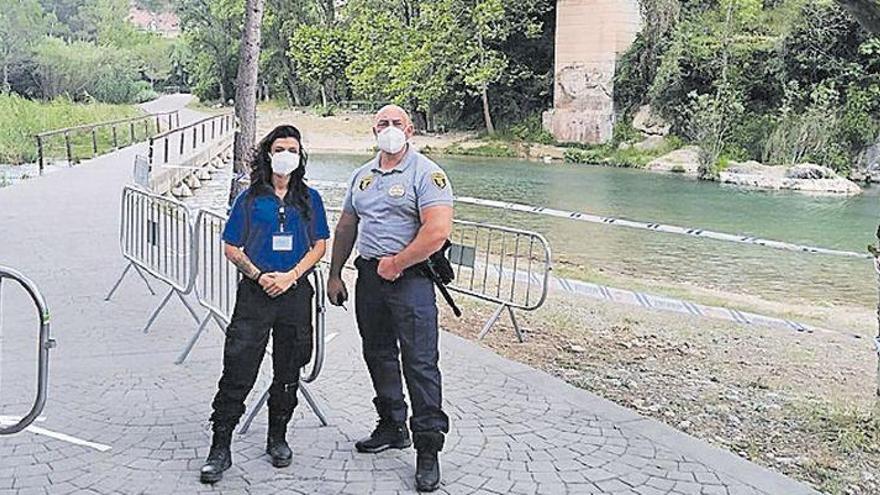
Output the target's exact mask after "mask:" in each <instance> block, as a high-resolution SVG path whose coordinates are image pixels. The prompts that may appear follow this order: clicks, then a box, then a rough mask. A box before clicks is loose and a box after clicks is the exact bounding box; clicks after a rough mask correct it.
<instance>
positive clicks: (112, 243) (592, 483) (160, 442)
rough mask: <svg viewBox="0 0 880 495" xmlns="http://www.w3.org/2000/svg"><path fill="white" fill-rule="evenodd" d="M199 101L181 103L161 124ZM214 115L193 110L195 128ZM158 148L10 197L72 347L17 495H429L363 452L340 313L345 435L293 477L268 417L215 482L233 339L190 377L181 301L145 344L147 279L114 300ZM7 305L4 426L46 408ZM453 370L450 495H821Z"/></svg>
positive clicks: (548, 381)
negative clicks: (138, 180) (271, 437)
mask: <svg viewBox="0 0 880 495" xmlns="http://www.w3.org/2000/svg"><path fill="white" fill-rule="evenodd" d="M182 103H183V100H182V99H180V98H176V99H175V98H166V99H163V100H160V101H159V102H158V103H156V104H155V105H154V107H153V108H154V109H159V108H162V109H167V108H174V107H176V106H180V105H181V104H182ZM196 117H197V114H195V113H194V112H189V111H186V112H185V113H184V115H183V116H182V118H183V119H184V120H191V119H194V118H196ZM142 148H143V145H140V146H135V147H134V148H129V149H126V150H122V151H120V152H117V153H114V154H112V155H108V156H104V157H100V158H98V159H96V160H93V161H91V162H88V163H85V164H83V165H82V166H79V167H77V168H74V169H71V170H66V171H63V172H59V173H55V174H51V175H49V176H46V177H42V178H38V179H34V180H31V181H28V182H25V183H22V184H19V185H16V186H15V187H10V188H5V189H0V264H7V265H10V266H13V267H15V268H18V269H20V270H22V271H24V272H25V273H26V274H28V275H29V276H30V277H32V278H33V279H34V280H35V281H36V282H37V283H38V284H39V285H40V287H41V288H42V289H43V291H44V293H45V296H46V298H47V301H48V303H49V306H50V309H51V311H52V314H53V320H52V321H53V323H52V325H53V332H54V336H55V338H56V339H57V341H58V348H57V349H56V350H54V351H53V353H52V362H51V376H50V395H49V404H48V405H47V407H46V409H45V412H44V417H45V419H44V420H43V421H40V422H38V423H37V424H36V426H38V427H39V428H43V429H44V430H45V431H43V430H37V431H36V432H35V431H25V432H23V433H20V434H18V435H14V436H11V437H0V495H2V494H19V495H24V494H31V493H41V494H42V493H52V494H56V493H57V494H62V493H101V494H109V493H124V494H135V493H155V494H178V493H181V494H186V493H202V492H217V493H221V492H222V493H235V494H240V493H249V494H263V493H265V494H269V493H302V494H312V493H322V494H323V493H328V494H330V493H350V494H366V493H379V494H394V493H412V492H413V479H412V478H413V474H414V452H413V451H412V450H407V451H394V452H385V453H382V454H379V455H363V454H358V453H356V452H355V450H354V448H353V442H354V440H355V439H357V438H359V437H360V436H362V435H364V434H365V433H367V432H368V431H369V430H370V429H371V428H372V427H373V423H374V413H373V410H372V406H371V402H370V399H371V397H372V393H371V387H370V382H369V377H368V376H367V373H366V368H365V366H364V364H363V361H362V359H361V357H360V348H359V338H358V335H357V331H356V329H355V326H354V322H353V315H351V314H350V313H347V312H345V311H342V310H338V309H335V308H334V309H331V311H330V312H329V313H328V332H329V333H331V334H336V337H335V338H334V339H333V340H332V341H331V342H330V343H329V344H328V362H327V367H326V369H325V371H324V373H323V375H322V376H321V378H319V380H318V381H317V382H316V383H315V384H314V385H313V386H312V388H311V390H312V391H313V392H314V393H315V395H316V396H317V398H318V400H319V401H320V402H321V404H322V405H323V406H324V408H325V409H326V411H327V413H328V415H329V419H330V423H331V424H330V426H327V427H321V426H320V423H319V422H318V420H317V418H316V417H315V416H314V415H313V414H312V412H311V411H310V410H309V409H308V408H307V407H305V406H300V408H299V409H298V412H297V415H296V418H295V421H294V424H293V426H292V428H291V435H290V438H291V440H292V444H293V448H294V451H295V457H294V463H293V465H292V466H290V467H289V468H286V469H282V470H276V469H274V468H273V467H272V466H271V465H270V464H269V462H268V460H267V458H266V456H265V454H264V453H263V447H264V442H265V433H266V419H265V415H261V416H260V417H259V419H258V420H257V422H256V423H255V424H254V426H253V428H252V430H251V431H250V432H249V433H248V434H246V435H243V436H242V435H237V436H236V438H235V440H234V454H233V455H234V460H235V465H234V467H233V468H232V469H231V470H230V471H229V472H228V474H227V476H226V478H225V479H224V481H223V482H221V483H219V484H217V485H216V486H214V487H205V486H202V485H200V484H199V483H198V481H197V478H198V468H199V466H200V465H201V462H202V459H203V458H204V456H205V455H206V453H207V448H208V442H209V433H208V425H207V422H206V418H207V417H208V415H209V412H210V401H211V397H212V396H213V394H214V392H215V387H216V382H217V379H218V377H219V372H220V356H221V350H222V339H221V334H220V332H219V331H217V329H216V328H213V329H211V330H210V331H209V332H207V333H206V334H205V336H204V338H203V339H202V340H201V341H200V342H199V344H198V346H197V347H196V349H195V351H194V352H193V354H192V356H191V357H190V359H189V360H188V361H187V362H186V363H185V364H183V365H179V366H178V365H175V364H173V361H174V358H175V357H176V355H177V353H178V351H179V350H180V349H181V348H182V347H183V345H184V343H185V342H186V339H187V338H188V336H189V335H190V333H191V332H192V331H193V330H194V324H193V322H192V319H191V318H190V317H189V315H188V314H187V313H186V311H185V310H184V309H182V307H181V306H180V305H179V303H178V302H175V301H173V302H172V303H171V305H170V307H169V310H168V311H167V312H166V313H164V314H163V315H162V316H160V318H159V319H158V321H157V322H156V325H155V326H154V328H153V330H152V331H151V333H150V334H143V333H142V332H141V331H140V329H141V328H142V327H143V325H144V323H145V321H146V319H147V317H148V315H149V313H150V311H151V310H152V308H153V307H154V306H155V305H156V304H158V302H159V297H158V296H150V295H149V293H148V292H147V291H146V289H145V287H144V286H143V284H142V283H141V282H140V281H139V280H137V279H136V278H134V277H129V278H128V279H127V280H126V281H125V282H124V283H123V285H122V287H121V289H120V291H119V293H118V295H117V296H116V297H115V298H114V300H112V301H110V302H105V301H104V300H103V298H104V295H105V294H106V291H107V290H108V289H109V287H110V286H111V285H112V283H113V282H114V281H115V278H116V277H117V276H118V274H119V273H120V271H121V270H122V268H123V266H124V263H123V260H122V258H121V256H120V254H119V249H118V227H117V222H118V215H119V213H118V209H119V207H118V203H119V195H120V189H121V186H122V185H123V184H124V183H125V182H126V181H127V180H128V177H129V176H130V171H131V163H132V157H133V155H134V153H137V152H143V149H142ZM154 285H159V284H154ZM160 295H161V293H160ZM4 301H5V302H4V325H3V328H2V331H3V332H4V333H3V340H2V344H0V345H2V349H0V352H2V356H3V360H2V363H0V370H2V382H0V416H2V415H14V414H16V413H19V414H20V413H22V412H23V411H24V409H25V407H26V406H27V404H28V403H29V401H30V393H31V392H32V390H33V383H32V382H33V371H32V369H31V368H32V367H33V354H34V352H33V351H34V343H35V341H36V334H35V331H36V326H35V320H34V319H33V317H32V315H28V314H26V313H23V312H22V310H23V309H24V308H27V306H24V305H23V304H24V303H23V302H22V300H21V297H19V296H17V295H16V294H15V293H13V291H10V290H6V295H5V296H4ZM16 308H17V309H16ZM26 311H28V312H30V309H29V308H28V309H27V310H26ZM29 318H30V319H29ZM526 345H527V344H526ZM268 365H269V363H268V359H267V361H266V362H265V363H264V368H266V369H264V373H263V374H262V375H261V379H260V380H261V382H260V383H259V384H258V386H257V389H258V390H262V387H263V386H265V384H266V383H267V381H268V376H269V375H268V373H267V371H268ZM441 366H442V370H443V372H444V381H445V397H444V398H445V407H446V410H447V411H448V413H449V415H450V417H451V419H452V431H451V432H450V435H449V438H448V442H447V448H446V450H445V451H444V452H443V454H442V462H443V464H442V466H443V479H444V484H443V487H442V491H441V493H447V494H470V493H482V494H493V493H494V494H507V493H511V494H535V493H546V494H564V493H572V494H618V495H662V494H681V495H686V494H701V495H716V494H725V495H751V494H768V495H796V494H807V493H815V492H814V491H812V490H811V489H809V488H808V487H806V486H804V485H802V484H799V483H797V482H795V481H793V480H791V479H788V478H786V477H784V476H781V475H779V474H776V473H773V472H770V471H768V470H766V469H763V468H761V467H759V466H757V465H754V464H751V463H749V462H747V461H744V460H742V459H740V458H739V457H737V456H735V455H733V454H731V453H728V452H725V451H722V450H719V449H716V448H714V447H711V446H709V445H708V444H706V443H704V442H702V441H699V440H696V439H693V438H691V437H689V436H687V435H685V434H682V433H680V432H678V431H676V430H674V429H672V428H670V427H667V426H665V425H663V424H661V423H658V422H656V421H653V420H651V419H646V418H643V417H641V416H639V415H638V414H636V413H635V412H633V411H630V410H628V409H625V408H622V407H619V406H617V405H615V404H612V403H610V402H608V401H605V400H603V399H601V398H599V397H596V396H595V395H592V394H590V393H587V392H585V391H582V390H579V389H575V388H573V387H571V386H569V385H567V384H565V383H563V382H562V381H560V380H558V379H556V378H554V377H551V376H549V375H547V374H544V373H542V372H540V371H537V370H534V369H532V368H529V367H527V366H524V365H521V364H518V363H514V362H511V361H508V360H505V359H503V358H501V357H498V356H497V355H495V354H493V353H491V352H490V351H488V350H486V349H483V348H481V347H479V346H478V345H476V344H474V343H471V342H468V341H464V340H462V339H459V338H457V337H455V336H452V335H450V334H443V336H442V362H441ZM252 399H253V397H252ZM41 431H42V433H41ZM46 431H48V432H55V433H63V434H66V435H71V436H73V437H75V438H77V439H82V440H85V441H88V442H93V443H96V444H102V445H106V446H109V447H110V449H109V450H106V451H100V450H97V449H95V448H93V447H92V446H88V445H77V444H74V443H71V442H69V441H66V440H63V439H58V438H55V437H53V436H47V435H46V434H45V433H46Z"/></svg>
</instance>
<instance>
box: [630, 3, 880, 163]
mask: <svg viewBox="0 0 880 495" xmlns="http://www.w3.org/2000/svg"><path fill="white" fill-rule="evenodd" d="M643 11H644V14H645V15H646V16H647V17H648V19H649V21H650V22H649V23H648V24H647V28H646V29H645V31H644V32H643V33H641V34H640V35H639V37H638V39H637V40H636V43H635V44H634V46H633V47H632V49H631V50H630V51H629V52H628V53H627V54H626V55H625V56H624V59H623V60H622V62H621V64H620V66H619V69H618V73H617V76H616V95H615V96H616V98H617V104H618V108H620V109H621V110H622V113H623V114H624V116H625V117H626V116H631V115H632V113H633V112H634V111H635V109H636V108H637V107H638V106H640V105H642V104H650V105H651V107H652V108H653V109H654V111H655V112H656V113H658V114H660V115H661V116H662V117H664V118H665V119H666V120H667V121H669V122H670V123H671V124H672V125H673V130H674V132H676V133H678V134H679V135H682V136H684V137H687V138H688V139H690V140H692V141H694V142H696V143H697V144H700V146H701V148H702V149H703V154H704V157H703V161H704V162H705V163H703V164H702V165H703V167H704V168H703V172H704V175H707V176H711V175H713V174H714V173H715V172H716V171H717V165H718V163H720V162H721V161H723V159H724V158H725V157H727V158H731V159H740V160H742V159H754V160H762V161H765V162H767V163H770V164H791V163H795V162H799V161H812V162H818V163H821V164H825V165H829V166H832V167H834V168H836V169H838V170H841V171H847V170H848V169H849V168H850V167H851V165H852V164H853V163H854V162H855V161H856V160H857V158H858V155H859V153H860V152H861V151H862V150H863V149H864V148H865V147H866V146H868V145H869V144H871V143H872V142H873V141H874V140H875V139H876V137H877V134H878V130H880V39H878V38H875V37H871V35H870V34H869V33H868V32H867V31H865V30H864V29H863V28H862V27H861V25H860V24H858V23H857V22H856V19H855V18H854V17H853V16H851V15H850V14H848V13H847V12H846V11H844V10H843V9H842V8H841V7H839V6H838V5H837V4H836V3H833V2H830V1H826V0H720V1H713V0H710V1H707V0H643Z"/></svg>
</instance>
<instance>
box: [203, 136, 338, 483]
mask: <svg viewBox="0 0 880 495" xmlns="http://www.w3.org/2000/svg"><path fill="white" fill-rule="evenodd" d="M306 161H307V155H306V153H305V150H303V148H302V136H301V135H300V132H299V130H297V129H296V128H295V127H292V126H288V125H282V126H279V127H277V128H275V129H274V130H273V131H272V132H270V133H269V134H268V135H267V136H266V137H265V138H263V140H262V141H260V144H259V145H258V146H257V149H256V150H255V156H254V160H253V164H252V166H251V186H250V187H249V188H248V189H247V190H246V191H244V192H243V193H241V194H240V195H239V196H238V198H236V200H235V203H234V204H233V206H232V211H231V212H230V214H229V220H228V222H227V223H226V228H225V230H224V231H223V241H224V242H225V246H224V249H225V254H226V257H227V258H228V259H229V260H230V261H231V262H232V263H234V264H235V265H236V266H237V267H238V269H239V271H241V273H242V280H241V282H239V285H238V292H237V299H236V302H235V311H234V313H233V315H232V322H231V323H230V324H229V328H227V330H226V342H225V344H224V346H223V375H222V376H221V378H220V383H219V390H218V391H217V395H216V396H215V398H214V402H213V408H214V412H213V414H212V415H211V422H212V425H213V431H214V436H213V440H212V443H211V450H210V453H209V454H208V459H207V460H206V461H205V464H204V466H203V467H202V469H201V481H202V482H203V483H215V482H217V481H219V480H220V479H221V478H222V477H223V471H225V470H227V469H228V468H229V467H230V466H231V465H232V457H231V454H230V451H229V444H230V441H231V438H232V432H233V430H234V429H235V426H236V424H238V420H239V419H240V418H241V415H242V414H243V413H244V409H245V407H244V400H245V398H246V397H247V395H248V393H250V391H251V389H252V388H253V386H254V382H255V381H256V379H257V374H258V372H259V369H260V363H261V362H262V360H263V354H264V353H265V350H266V344H267V342H268V340H269V332H270V330H271V331H272V365H273V379H272V386H271V388H270V389H269V434H268V439H267V442H266V443H267V445H266V452H267V453H268V454H269V456H270V457H271V459H272V464H273V465H275V466H276V467H284V466H289V465H290V463H291V451H290V447H289V446H288V445H287V441H286V439H285V434H286V432H287V423H288V421H290V417H291V415H292V414H293V410H294V408H295V407H296V404H297V398H296V392H297V388H298V386H299V375H300V369H301V367H302V366H304V365H305V364H306V363H308V361H309V359H310V358H311V354H312V331H313V329H312V298H313V296H314V294H315V292H314V289H313V288H312V286H311V284H310V283H309V280H308V277H307V276H306V275H307V274H308V273H309V272H310V271H311V270H312V269H313V267H314V266H315V264H316V263H317V262H318V261H319V260H320V259H321V257H323V256H324V250H325V248H326V239H328V238H329V237H330V232H329V229H328V227H327V218H326V214H325V212H324V204H323V202H322V200H321V196H320V195H319V194H318V192H317V191H315V190H314V189H311V188H309V187H307V186H306V184H305V182H304V181H303V176H304V175H305V169H306Z"/></svg>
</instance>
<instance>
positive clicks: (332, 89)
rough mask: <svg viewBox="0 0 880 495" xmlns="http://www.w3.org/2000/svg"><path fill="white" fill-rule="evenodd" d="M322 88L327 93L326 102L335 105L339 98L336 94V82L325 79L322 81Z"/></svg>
mask: <svg viewBox="0 0 880 495" xmlns="http://www.w3.org/2000/svg"><path fill="white" fill-rule="evenodd" d="M324 87H325V88H326V92H327V100H328V101H330V103H337V102H338V101H339V97H338V95H337V94H336V80H334V79H327V80H326V81H324ZM325 105H326V103H325Z"/></svg>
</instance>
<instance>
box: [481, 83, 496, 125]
mask: <svg viewBox="0 0 880 495" xmlns="http://www.w3.org/2000/svg"><path fill="white" fill-rule="evenodd" d="M483 118H484V119H485V120H486V132H488V133H489V135H490V136H491V135H493V134H495V125H494V124H492V114H491V113H489V88H488V87H487V86H483Z"/></svg>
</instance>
